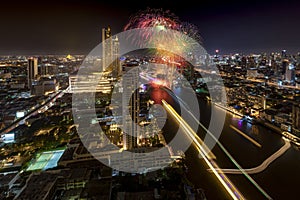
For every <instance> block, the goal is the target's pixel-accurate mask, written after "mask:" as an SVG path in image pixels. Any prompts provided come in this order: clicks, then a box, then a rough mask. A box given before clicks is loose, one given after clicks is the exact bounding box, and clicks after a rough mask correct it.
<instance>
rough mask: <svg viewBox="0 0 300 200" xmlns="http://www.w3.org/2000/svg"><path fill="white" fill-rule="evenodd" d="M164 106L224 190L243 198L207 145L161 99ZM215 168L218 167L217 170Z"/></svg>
mask: <svg viewBox="0 0 300 200" xmlns="http://www.w3.org/2000/svg"><path fill="white" fill-rule="evenodd" d="M162 103H163V106H164V108H165V109H166V110H167V112H168V113H169V114H171V116H173V117H174V118H175V119H176V121H177V122H178V123H179V124H180V125H181V127H182V128H183V129H184V132H185V133H186V134H187V136H188V137H190V138H191V139H192V140H193V142H194V143H195V145H196V147H197V149H198V150H199V154H200V155H201V158H202V159H204V161H205V163H206V164H207V166H208V167H209V169H210V170H212V172H213V173H214V175H215V176H216V177H217V179H218V180H219V181H220V183H221V184H222V185H223V187H224V188H225V189H226V191H227V192H228V193H229V195H230V196H231V197H232V198H233V199H245V198H244V196H243V195H242V194H241V193H240V191H239V190H238V189H237V188H236V187H235V186H234V185H233V183H232V182H231V181H230V180H229V178H228V177H227V176H226V175H225V174H224V173H223V172H222V170H220V168H219V167H218V165H217V163H216V162H215V161H214V159H215V156H214V155H213V154H212V153H211V152H210V150H209V149H208V147H206V145H205V144H204V143H203V141H202V140H201V139H200V138H199V137H198V135H197V134H196V133H195V132H194V131H193V130H192V129H191V127H190V126H189V125H188V124H187V123H186V121H185V120H184V119H182V118H181V116H179V115H178V113H177V112H176V111H175V110H174V109H173V108H172V107H171V106H170V104H168V103H167V102H166V101H165V100H162ZM216 169H219V170H218V171H217V170H216Z"/></svg>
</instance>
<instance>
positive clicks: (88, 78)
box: [0, 8, 300, 200]
mask: <svg viewBox="0 0 300 200" xmlns="http://www.w3.org/2000/svg"><path fill="white" fill-rule="evenodd" d="M115 32H116V31H114V30H113V29H112V28H111V26H110V25H109V24H107V25H105V26H103V27H100V26H99V30H98V34H99V38H100V39H99V41H98V43H97V44H96V45H97V46H96V47H95V48H94V49H93V50H91V52H90V53H88V54H72V53H70V54H52V55H50V54H42V53H41V54H31V55H2V56H0V95H1V99H0V135H1V137H0V199H7V200H9V199H11V200H12V199H16V200H19V199H20V200H32V199H34V200H39V199H41V200H42V199H45V200H52V199H53V200H58V199H61V200H70V199H74V200H75V199H101V200H102V199H112V200H119V199H124V200H127V199H128V200H135V199H136V200H140V199H149V200H150V199H178V200H181V199H189V200H193V199H197V200H198V199H199V200H205V199H296V197H297V196H298V192H297V189H298V182H299V178H300V174H299V173H298V172H297V171H298V168H299V167H300V162H299V161H300V156H299V154H300V153H299V150H300V53H293V52H290V51H289V49H288V48H287V49H285V48H281V49H280V50H279V51H278V52H260V53H257V52H253V53H241V52H232V53H230V54H228V53H223V52H222V49H216V50H214V52H213V53H212V54H208V53H207V52H206V50H205V49H204V47H203V44H202V38H201V37H200V33H201V31H199V29H198V28H197V26H195V25H193V24H191V23H188V22H183V21H181V19H179V18H178V17H177V16H176V15H175V14H173V13H171V12H170V11H169V10H168V11H165V10H163V9H154V8H153V9H152V8H147V9H145V10H140V11H139V12H137V13H135V14H133V15H132V16H131V17H130V18H129V19H128V22H127V24H126V25H124V26H123V32H122V33H118V34H113V33H115ZM128 41H129V42H128ZM124 49H126V50H127V49H129V50H130V51H128V52H126V51H125V50H124ZM199 49H200V50H199ZM198 50H199V51H198Z"/></svg>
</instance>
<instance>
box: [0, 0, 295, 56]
mask: <svg viewBox="0 0 300 200" xmlns="http://www.w3.org/2000/svg"><path fill="white" fill-rule="evenodd" d="M147 7H152V8H162V9H164V10H170V11H171V12H173V13H174V14H175V15H177V16H178V17H179V18H180V19H182V20H183V21H187V22H190V23H192V24H195V25H196V26H197V27H198V28H199V31H200V35H201V36H202V38H203V45H204V47H205V48H206V50H207V51H208V53H209V54H213V53H214V50H215V49H219V50H220V54H229V53H261V52H273V51H277V52H280V51H281V50H282V49H287V51H288V52H289V53H297V52H298V51H300V50H299V49H298V46H299V45H300V42H299V40H297V38H298V35H299V34H300V28H299V27H298V26H297V19H299V17H300V16H299V15H300V14H299V13H298V12H297V8H298V7H299V3H298V2H296V1H294V0H288V1H285V2H282V1H269V0H267V1H264V2H259V1H256V0H255V1H243V2H239V1H236V0H231V1H227V2H222V1H213V2H208V1H202V2H196V3H192V2H186V3H180V2H173V3H172V4H171V3H167V2H155V1H154V2H153V1H143V2H140V3H139V4H136V3H133V2H130V1H127V2H124V3H122V4H116V3H112V2H99V1H95V0H89V1H87V2H85V3H83V2H80V1H72V2H71V1H67V0H65V1H60V2H53V3H51V4H46V3H44V4H41V3H34V2H30V1H29V2H26V3H24V2H15V3H14V4H12V3H8V2H7V3H4V4H3V8H5V9H4V11H3V12H2V13H1V14H0V16H1V19H4V20H3V24H2V26H3V27H4V28H3V30H2V32H1V36H2V37H1V38H0V43H1V46H2V48H1V49H0V54H2V55H11V54H12V55H19V54H24V55H32V54H88V52H90V51H91V50H92V49H93V48H94V47H95V46H97V45H98V44H99V43H100V41H101V28H102V27H106V26H108V25H109V26H111V27H112V29H113V30H114V32H113V33H112V34H113V35H114V34H117V33H119V32H121V31H122V30H123V28H124V26H125V25H126V23H127V22H128V19H129V17H130V16H131V15H133V14H134V13H136V12H137V11H139V10H143V9H146V8H147Z"/></svg>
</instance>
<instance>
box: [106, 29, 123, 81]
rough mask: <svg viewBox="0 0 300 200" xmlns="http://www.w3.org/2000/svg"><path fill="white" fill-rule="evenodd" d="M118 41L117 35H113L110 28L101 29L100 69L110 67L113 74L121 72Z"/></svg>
mask: <svg viewBox="0 0 300 200" xmlns="http://www.w3.org/2000/svg"><path fill="white" fill-rule="evenodd" d="M119 46H120V43H119V40H118V38H117V37H113V36H112V34H111V29H110V27H109V26H108V27H107V28H103V29H102V70H106V69H108V68H109V69H111V70H112V72H113V74H114V75H115V76H119V75H120V74H121V65H120V60H119V57H120V48H119Z"/></svg>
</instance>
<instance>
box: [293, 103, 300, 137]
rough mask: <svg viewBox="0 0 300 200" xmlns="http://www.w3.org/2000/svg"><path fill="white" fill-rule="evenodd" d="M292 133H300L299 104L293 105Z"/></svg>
mask: <svg viewBox="0 0 300 200" xmlns="http://www.w3.org/2000/svg"><path fill="white" fill-rule="evenodd" d="M292 118H293V129H294V130H293V131H294V132H300V104H299V103H294V105H293V110H292Z"/></svg>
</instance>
